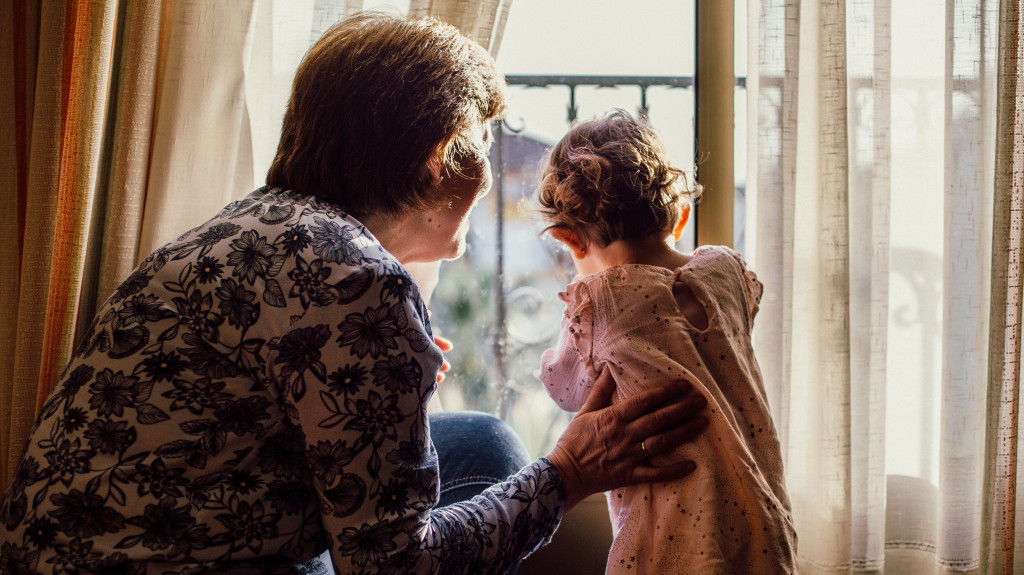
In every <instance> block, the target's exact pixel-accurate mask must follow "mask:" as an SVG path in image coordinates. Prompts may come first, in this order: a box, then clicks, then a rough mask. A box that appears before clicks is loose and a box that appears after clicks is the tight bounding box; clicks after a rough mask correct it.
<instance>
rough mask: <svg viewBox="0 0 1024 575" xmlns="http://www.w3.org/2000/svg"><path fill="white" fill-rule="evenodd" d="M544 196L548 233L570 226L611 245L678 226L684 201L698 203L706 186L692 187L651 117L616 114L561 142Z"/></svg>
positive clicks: (572, 132) (548, 169)
mask: <svg viewBox="0 0 1024 575" xmlns="http://www.w3.org/2000/svg"><path fill="white" fill-rule="evenodd" d="M537 196H538V199H539V201H540V212H541V214H542V215H543V217H544V218H545V220H546V221H547V223H548V224H549V225H548V227H547V228H546V230H550V229H552V228H568V229H570V230H572V231H573V232H575V233H576V235H577V236H579V237H580V239H582V240H584V241H585V242H587V243H591V242H593V243H595V244H597V245H598V246H601V247H604V246H607V245H608V244H610V243H612V242H614V241H616V240H620V239H634V238H640V237H644V236H647V235H649V234H652V233H656V232H661V231H665V230H667V229H669V228H671V226H673V225H674V224H675V221H676V218H677V217H678V216H679V210H680V200H681V199H686V200H690V201H692V200H695V199H696V198H697V197H698V196H700V187H699V186H698V185H694V186H693V188H692V189H691V188H689V187H687V182H686V177H685V173H684V172H683V171H682V170H680V169H678V168H676V167H675V166H674V165H673V164H672V163H671V161H670V160H669V158H668V154H667V152H666V151H665V145H664V144H663V143H662V141H661V138H659V137H658V134H657V132H655V130H654V128H653V127H652V126H651V125H650V124H649V123H648V122H647V121H646V120H644V119H642V118H634V117H633V116H631V115H630V114H629V113H628V112H625V111H623V110H615V111H613V112H612V113H610V114H608V115H607V116H605V117H603V118H600V119H597V120H591V121H588V122H582V123H580V124H577V125H575V126H573V128H572V129H570V130H569V133H568V134H566V135H565V137H563V138H562V139H561V141H559V142H558V143H557V144H555V147H554V148H553V149H552V150H551V154H550V158H549V160H548V163H547V166H546V167H545V168H544V172H543V174H542V175H541V183H540V189H539V191H538V193H537ZM546 230H545V231H546Z"/></svg>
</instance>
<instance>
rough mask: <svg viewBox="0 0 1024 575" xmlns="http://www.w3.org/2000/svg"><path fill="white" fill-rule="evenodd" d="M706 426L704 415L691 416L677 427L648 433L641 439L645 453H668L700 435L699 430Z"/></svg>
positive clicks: (653, 454) (652, 454) (651, 454)
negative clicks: (648, 434) (652, 433)
mask: <svg viewBox="0 0 1024 575" xmlns="http://www.w3.org/2000/svg"><path fill="white" fill-rule="evenodd" d="M707 426H708V420H707V418H706V417H692V418H690V419H687V420H686V421H684V422H683V423H682V424H681V425H679V426H678V427H675V428H672V429H669V430H667V431H664V432H662V433H657V434H654V435H650V436H648V437H647V438H646V439H643V440H642V441H643V442H644V447H645V448H646V449H647V453H648V454H650V456H652V457H653V456H655V455H661V454H662V453H668V452H669V451H672V450H673V449H675V448H676V447H679V445H680V444H683V443H686V442H687V441H690V440H692V439H693V438H695V437H697V436H698V435H700V432H702V431H704V428H705V427H707Z"/></svg>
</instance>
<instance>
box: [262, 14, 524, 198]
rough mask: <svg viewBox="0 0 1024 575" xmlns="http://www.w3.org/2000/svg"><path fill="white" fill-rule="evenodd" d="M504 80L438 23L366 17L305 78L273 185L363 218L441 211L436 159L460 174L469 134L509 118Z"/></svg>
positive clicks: (316, 54) (324, 50)
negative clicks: (435, 190)
mask: <svg viewBox="0 0 1024 575" xmlns="http://www.w3.org/2000/svg"><path fill="white" fill-rule="evenodd" d="M504 84H505V81H504V77H502V76H501V75H500V74H498V72H497V70H496V68H495V65H494V60H493V59H492V58H491V56H490V55H489V54H488V53H487V51H485V50H484V49H483V48H482V47H481V46H480V45H479V44H477V43H475V42H473V41H472V40H470V39H468V38H466V37H465V36H463V35H462V34H460V33H459V31H458V30H457V29H456V28H455V27H454V26H450V25H448V24H444V23H442V22H439V21H437V20H434V19H432V18H418V19H413V20H402V19H400V18H397V17H395V16H390V15H387V14H383V13H374V12H367V13H362V14H358V15H356V16H353V17H351V18H348V19H345V20H343V21H341V22H339V23H338V24H335V25H334V26H332V27H331V28H330V29H329V30H327V32H326V33H324V35H323V37H321V38H320V39H319V40H317V42H316V43H315V44H314V45H313V46H312V47H311V48H310V49H309V52H307V53H306V56H305V57H304V58H303V60H302V63H301V64H300V65H299V68H298V70H297V71H296V73H295V81H294V83H293V85H292V95H291V98H290V100H289V101H288V108H287V110H286V111H285V116H284V123H283V126H282V130H281V141H280V143H279V144H278V148H277V156H276V157H275V158H274V162H273V164H272V165H271V166H270V170H269V172H268V173H267V185H269V186H272V187H284V188H290V189H293V190H295V191H297V192H299V193H303V194H308V195H316V196H319V197H323V198H324V199H327V200H328V201H331V202H333V203H335V204H337V205H339V206H340V207H341V208H343V209H344V210H346V211H348V212H350V213H351V214H353V215H354V216H356V217H362V216H365V215H368V214H373V215H384V216H390V215H395V214H400V213H404V212H408V211H413V210H418V209H434V208H437V207H440V206H441V205H444V204H446V203H447V202H448V201H449V200H450V198H437V197H431V194H430V192H431V190H432V186H431V184H432V183H433V182H435V181H436V172H434V173H432V172H431V170H430V169H429V165H428V163H429V162H430V160H439V161H440V162H442V164H443V166H441V167H444V166H448V167H450V168H452V169H454V170H455V171H458V165H459V164H458V157H459V156H460V155H461V154H468V153H483V154H486V150H484V151H482V152H481V151H480V150H476V149H475V148H473V145H472V141H471V140H470V138H468V137H467V134H468V133H469V131H470V128H471V127H472V126H473V124H474V123H475V122H483V121H486V120H489V119H491V118H495V117H497V116H499V115H500V114H502V113H503V112H504V108H505V96H504Z"/></svg>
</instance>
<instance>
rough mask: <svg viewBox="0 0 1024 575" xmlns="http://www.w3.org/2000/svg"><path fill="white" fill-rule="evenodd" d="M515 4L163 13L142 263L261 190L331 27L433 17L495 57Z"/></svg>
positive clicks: (252, 3) (261, 3)
mask: <svg viewBox="0 0 1024 575" xmlns="http://www.w3.org/2000/svg"><path fill="white" fill-rule="evenodd" d="M510 5H511V0H485V1H474V2H467V1H465V0H411V2H401V1H387V0H218V1H217V2H208V1H206V0H176V1H175V2H169V3H165V13H164V19H165V20H166V21H168V22H169V23H168V24H166V25H165V32H164V34H163V37H162V38H161V51H160V65H159V69H158V72H157V75H158V79H157V84H158V85H157V92H158V95H157V110H156V114H155V118H156V120H155V122H154V133H153V144H152V148H151V162H150V166H149V175H148V183H147V189H146V203H145V211H144V215H143V220H142V230H141V238H140V240H139V250H138V254H139V256H138V257H139V258H142V257H145V256H146V255H148V254H149V253H150V252H152V251H153V250H154V249H155V248H157V247H159V246H160V245H162V244H164V243H166V242H168V241H170V240H173V239H174V237H175V236H176V235H177V234H179V233H181V232H182V231H184V230H186V229H188V228H190V227H192V226H195V225H198V224H199V223H202V222H203V221H205V219H207V218H209V217H210V216H212V215H213V214H214V213H215V212H216V211H217V210H218V209H219V208H220V207H222V206H223V205H224V204H226V203H228V202H229V201H231V200H232V199H235V198H237V197H238V196H239V195H244V194H245V193H247V192H248V191H249V190H252V189H254V188H255V187H257V186H260V185H262V184H263V181H264V177H265V175H266V170H267V168H268V167H269V166H270V162H271V161H272V160H273V157H274V152H275V151H276V149H277V140H278V136H279V135H280V129H281V119H282V118H283V116H284V109H285V105H286V104H287V101H288V94H289V92H290V90H291V81H292V76H293V75H294V72H295V68H296V67H297V66H298V63H299V61H300V60H301V59H302V56H303V54H305V52H306V50H307V49H308V48H309V46H310V44H311V43H312V42H313V41H314V40H316V39H317V38H319V37H320V35H321V34H322V33H323V32H324V30H326V29H327V28H328V27H329V26H330V25H332V24H334V23H335V22H337V21H338V20H341V19H342V18H344V17H345V16H348V15H351V14H353V13H355V12H358V11H360V10H363V9H379V10H384V11H389V12H391V13H395V14H399V15H402V14H404V13H406V12H407V13H408V14H410V15H412V16H421V15H429V16H434V17H436V18H438V19H440V20H443V21H446V22H449V23H451V24H453V25H455V26H457V27H458V28H459V29H460V30H462V31H463V32H464V33H465V34H466V35H468V36H469V37H471V38H473V39H474V40H476V41H477V42H479V43H480V44H481V45H483V46H484V47H487V48H489V49H490V50H491V52H492V53H494V54H496V53H497V49H498V45H499V44H500V42H501V32H502V30H503V29H504V24H505V20H506V19H507V17H508V10H509V7H510Z"/></svg>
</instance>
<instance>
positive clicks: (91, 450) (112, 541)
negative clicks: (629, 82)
mask: <svg viewBox="0 0 1024 575" xmlns="http://www.w3.org/2000/svg"><path fill="white" fill-rule="evenodd" d="M502 90H503V83H502V78H501V77H500V76H499V75H498V74H497V72H496V71H495V68H494V63H493V61H492V60H491V58H490V57H489V56H488V55H487V54H486V52H484V51H483V50H482V49H481V48H480V47H479V46H478V45H476V44H474V43H473V42H471V41H469V40H467V39H466V38H464V37H463V36H461V35H460V34H459V33H458V32H457V31H456V30H455V29H454V28H452V27H450V26H447V25H444V24H441V23H439V22H437V21H434V20H429V19H424V20H414V21H404V20H399V19H395V18H392V17H386V16H382V15H363V16H359V17H356V18H353V19H349V20H346V21H344V22H342V23H340V24H339V25H337V26H335V27H334V28H332V29H331V30H329V31H328V32H327V33H326V34H325V35H324V37H323V38H322V39H320V40H319V41H318V42H317V43H316V44H315V45H314V46H313V47H312V48H311V49H310V51H309V53H308V54H307V55H306V57H305V59H304V61H303V62H302V64H301V66H300V67H299V70H298V72H297V74H296V78H295V84H294V90H293V94H292V98H291V101H290V102H289V105H288V110H287V113H286V115H285V120H284V126H283V132H282V136H281V142H280V146H279V149H278V153H277V157H276V159H275V160H274V163H273V166H272V167H271V169H270V172H269V174H268V178H267V183H268V186H267V187H265V188H261V189H259V190H257V191H255V192H253V193H252V194H250V195H248V196H246V197H245V198H243V199H241V200H239V201H236V202H234V203H232V204H230V205H228V206H227V207H225V208H224V209H223V210H222V211H221V212H220V213H219V214H217V215H216V216H215V217H214V218H213V219H211V220H210V221H208V222H206V223H205V224H203V225H201V226H199V227H197V228H195V229H193V230H191V231H188V232H186V233H185V234H183V235H182V236H180V237H179V238H178V239H177V240H175V241H174V242H171V243H170V244H168V245H166V246H164V247H162V248H160V249H158V250H157V251H156V252H154V253H153V254H151V255H150V256H149V257H147V258H146V259H145V260H144V261H143V262H142V264H141V265H140V266H139V267H138V269H136V270H135V271H134V272H133V273H132V274H131V275H130V276H129V277H128V279H127V280H126V281H125V282H124V283H123V284H121V286H120V287H119V288H118V289H117V291H116V293H114V294H113V295H112V296H111V297H110V299H109V300H108V301H107V302H106V304H105V305H104V306H103V307H102V308H101V309H100V311H99V313H98V316H97V318H96V320H95V321H94V322H93V324H92V326H91V328H90V329H89V330H88V335H87V337H86V338H85V339H84V340H83V341H82V342H81V345H80V347H79V348H78V350H77V353H76V355H75V357H74V358H73V360H72V361H71V363H70V365H69V366H68V367H67V369H66V370H65V372H64V374H63V376H62V378H61V380H60V382H59V384H58V386H57V387H56V389H55V391H54V393H53V395H52V396H51V397H50V398H49V400H48V401H47V402H46V404H45V405H44V406H43V408H42V411H41V413H40V414H39V420H38V423H37V425H36V427H35V430H34V432H33V434H32V436H31V439H30V441H29V443H28V446H27V451H26V453H25V455H24V458H23V459H22V462H21V464H20V466H19V467H18V470H17V474H16V477H15V478H14V481H13V484H12V485H11V486H10V489H9V490H8V492H7V493H6V495H5V498H4V501H3V506H2V508H0V523H2V528H0V573H3V574H11V573H35V572H40V573H86V572H104V573H108V572H109V573H115V572H116V573H205V572H216V571H230V572H232V573H248V572H252V573H276V572H282V573H285V572H294V571H296V570H297V569H298V570H300V571H301V570H304V567H303V566H301V565H300V566H296V563H298V562H302V561H305V560H308V559H310V558H313V557H316V556H318V555H319V554H321V553H323V552H324V551H325V550H329V555H330V558H331V559H332V560H333V562H334V565H335V568H336V569H337V571H338V572H339V573H346V574H347V573H364V572H365V573H369V572H374V573H375V572H380V573H428V572H436V571H443V572H451V573H500V572H504V571H505V570H507V569H508V568H509V567H510V566H512V565H514V564H515V563H516V562H517V561H519V560H520V559H522V558H523V557H524V556H526V555H527V554H528V553H530V552H531V551H532V550H534V549H536V548H537V547H538V546H540V545H542V544H543V543H544V542H545V541H547V540H549V539H550V537H551V534H552V533H553V532H554V530H555V528H556V526H557V525H558V522H559V520H560V518H561V517H562V516H563V514H564V513H565V512H566V510H567V509H569V508H571V507H572V506H573V505H574V504H575V503H577V502H579V501H580V500H581V499H583V498H584V497H586V496H587V495H588V494H591V493H595V492H598V491H602V490H606V489H609V488H612V487H617V486H621V485H626V484H632V483H650V482H654V481H662V480H667V479H671V478H676V477H679V476H682V475H684V474H686V473H688V472H689V471H691V470H692V464H686V463H684V464H680V465H676V466H672V467H667V468H660V467H656V466H652V465H649V464H647V463H646V461H645V458H646V457H647V456H648V455H657V454H659V453H664V452H666V451H668V450H669V449H670V448H671V446H672V445H674V444H677V443H678V442H680V441H684V440H686V439H688V438H689V437H691V436H693V435H694V434H695V433H697V432H698V431H699V430H700V428H701V427H702V426H703V424H704V423H705V422H704V420H703V418H702V417H700V416H699V415H698V412H699V411H700V410H701V409H702V407H703V398H701V397H699V396H696V395H694V394H688V393H687V389H686V386H685V384H669V383H668V382H667V384H666V386H665V389H663V390H661V391H657V392H652V393H649V394H647V395H644V396H641V397H639V398H638V399H637V400H636V401H630V402H628V403H621V404H617V405H615V406H611V407H609V406H608V405H607V403H608V397H609V395H610V391H611V387H612V386H613V383H612V381H611V378H610V377H608V376H605V377H604V379H602V380H601V382H600V384H599V385H598V388H599V389H598V391H597V392H595V393H594V394H592V397H596V398H597V399H596V400H594V401H592V403H591V404H589V405H587V406H586V407H584V409H583V410H582V411H581V413H580V415H578V416H577V417H576V418H575V419H574V420H573V422H572V423H571V424H570V426H569V428H568V430H567V431H566V433H565V435H564V436H563V437H562V438H561V439H560V440H559V442H558V445H557V446H556V447H555V449H554V450H553V451H552V453H550V454H549V455H548V456H547V457H546V458H540V459H538V460H536V461H534V462H532V463H528V462H527V463H528V464H527V465H525V466H523V467H522V469H520V468H519V467H520V465H519V464H520V463H522V461H521V459H520V458H521V457H522V448H521V446H520V444H517V443H516V442H515V440H514V437H513V438H509V434H508V432H507V430H505V429H503V428H502V426H501V425H498V424H495V421H494V420H493V418H488V417H483V416H479V415H476V416H464V417H463V416H457V415H454V416H453V415H450V414H446V415H445V416H444V417H441V418H439V419H437V420H435V423H436V429H432V428H431V424H430V420H429V419H428V416H427V412H426V406H427V402H428V400H429V399H430V397H431V394H432V393H433V392H434V388H435V385H436V384H435V378H436V376H437V373H438V370H439V368H440V367H441V365H442V354H441V351H440V350H439V348H438V347H437V346H436V345H435V343H434V342H433V338H432V336H431V330H430V323H429V316H428V314H427V310H426V308H425V304H424V302H423V299H422V298H421V294H420V293H419V289H418V287H417V284H416V283H415V281H414V280H413V279H412V277H411V276H410V275H409V274H408V272H407V270H406V268H405V267H404V265H405V264H411V263H415V262H431V261H436V260H440V259H444V258H454V257H458V256H459V255H460V254H461V253H462V251H463V249H464V245H465V239H466V231H467V226H468V221H469V219H468V214H469V212H470V210H472V208H473V206H474V205H475V204H476V203H477V202H478V201H479V200H480V198H481V196H483V195H484V194H486V193H487V191H488V190H489V188H490V185H491V181H490V166H489V164H488V160H487V151H488V147H489V145H490V133H489V131H488V128H487V126H488V121H489V120H491V119H492V118H495V117H497V116H498V115H499V114H501V113H502V110H503V105H504V104H503V94H502ZM453 428H454V429H455V431H454V432H453V431H452V429H453ZM467 433H468V434H470V435H471V438H472V443H473V444H474V445H475V447H476V450H477V451H476V452H473V451H469V450H467V449H468V448H466V447H464V446H459V447H453V442H456V441H457V436H458V435H460V434H463V435H464V434H467ZM432 438H433V439H434V441H432ZM435 441H436V442H437V443H438V444H439V447H438V449H436V450H435V446H434V443H435ZM641 445H642V446H643V447H644V449H641ZM481 451H482V452H483V453H484V455H490V457H489V459H493V460H495V461H497V463H495V464H494V465H493V466H492V467H493V468H494V469H496V470H498V471H493V472H491V475H493V477H492V479H490V480H488V482H495V483H496V484H495V485H493V486H490V487H486V488H484V486H479V485H474V480H473V477H465V476H459V472H453V471H452V470H450V469H446V467H448V466H449V463H447V462H446V460H448V461H450V460H456V459H460V460H463V461H462V462H461V463H463V464H465V463H466V460H470V461H469V463H472V462H473V460H475V458H477V457H478V456H477V455H474V453H480V452H481ZM439 452H440V453H441V456H440V459H441V464H440V465H441V469H440V471H439V456H438V453H439ZM446 453H447V455H446ZM509 462H514V463H515V465H514V466H512V467H508V466H509V465H510V463H509ZM481 465H490V464H488V463H486V462H483V463H481ZM503 466H504V467H503ZM504 468H508V469H506V470H505V471H501V470H502V469H504ZM513 471H514V473H513V474H512V475H511V476H508V473H509V472H513ZM463 472H466V470H465V469H463ZM499 473H500V475H497V474H499ZM468 474H469V475H479V474H480V473H479V471H473V470H470V471H469V472H468ZM483 476H484V477H489V475H487V474H486V473H485V474H484V475H483ZM506 477H507V479H506ZM499 481H500V482H499ZM467 486H468V489H469V490H471V491H472V494H475V495H476V497H473V498H472V499H470V500H467V501H461V502H454V503H451V504H449V505H447V506H442V505H439V497H447V498H448V500H447V501H445V500H443V499H442V503H447V502H451V500H452V498H453V494H454V493H457V494H459V495H458V496H459V497H462V498H468V497H469V496H470V494H469V493H467V492H466V491H465V489H466V488H467ZM457 487H462V488H463V490H462V491H458V490H454V491H451V492H450V493H443V494H442V493H440V492H441V491H448V490H449V488H457ZM481 492H482V493H481ZM305 568H308V564H307V565H306V567H305Z"/></svg>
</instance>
